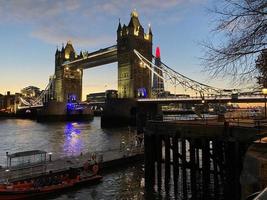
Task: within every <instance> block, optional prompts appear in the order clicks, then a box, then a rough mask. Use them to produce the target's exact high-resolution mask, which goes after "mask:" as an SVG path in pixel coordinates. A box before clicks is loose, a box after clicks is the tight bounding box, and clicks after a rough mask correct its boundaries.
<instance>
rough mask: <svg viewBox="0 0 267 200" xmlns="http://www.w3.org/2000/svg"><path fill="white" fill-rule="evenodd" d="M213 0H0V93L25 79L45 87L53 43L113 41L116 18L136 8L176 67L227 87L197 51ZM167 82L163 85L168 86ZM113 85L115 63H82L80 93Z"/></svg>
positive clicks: (89, 45)
mask: <svg viewBox="0 0 267 200" xmlns="http://www.w3.org/2000/svg"><path fill="white" fill-rule="evenodd" d="M215 2H216V1H215V0H214V1H212V0H164V1H162V0H142V1H141V0H138V1H137V0H57V1H55V0H0V45H1V47H0V48H1V52H0V70H1V73H0V93H2V94H5V93H6V91H11V93H15V92H20V90H21V89H22V88H23V87H27V86H29V85H33V86H37V87H40V88H41V89H44V88H45V86H46V85H47V84H48V79H49V76H50V75H53V73H54V54H55V51H56V48H57V47H59V48H61V46H62V43H64V44H66V42H67V41H68V40H71V41H72V44H73V46H74V48H75V50H76V51H77V52H80V50H86V51H89V52H91V51H95V50H98V49H101V48H105V47H108V46H111V45H114V44H116V30H117V26H118V23H119V19H120V21H121V23H122V24H124V23H125V24H126V25H127V24H128V23H129V20H130V13H131V11H132V10H134V9H136V11H137V12H138V14H139V20H140V22H141V24H142V25H143V27H144V29H145V31H147V30H148V24H151V27H152V32H153V49H154V50H155V49H156V47H157V46H160V49H161V59H162V61H163V62H164V63H165V64H167V65H168V66H170V67H171V68H173V69H175V70H176V71H178V72H180V73H182V74H184V75H186V76H188V77H190V78H192V79H194V80H197V81H199V82H203V83H205V84H209V85H212V86H216V87H221V88H227V87H229V82H228V81H223V80H220V79H218V80H211V78H210V77H209V75H208V74H207V73H205V72H203V66H201V65H200V63H201V60H200V59H199V57H201V56H203V48H202V47H201V46H200V45H199V43H200V42H201V41H204V40H207V39H210V38H211V37H213V34H214V33H212V32H211V30H212V29H213V28H214V27H215V25H216V23H215V22H214V21H215V20H214V19H215V16H214V15H213V14H212V13H210V12H208V9H209V8H211V7H212V6H213V4H214V3H215ZM154 50H153V51H154ZM167 87H168V86H167ZM106 89H117V63H113V64H109V65H104V66H100V67H97V68H92V69H87V70H85V71H84V77H83V97H85V95H86V94H88V93H91V92H100V91H104V90H106Z"/></svg>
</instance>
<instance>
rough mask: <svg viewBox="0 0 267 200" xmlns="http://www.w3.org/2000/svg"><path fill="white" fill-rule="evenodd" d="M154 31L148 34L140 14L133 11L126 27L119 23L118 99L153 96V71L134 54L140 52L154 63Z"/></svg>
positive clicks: (149, 31) (149, 30)
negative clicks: (140, 20) (140, 19)
mask: <svg viewBox="0 0 267 200" xmlns="http://www.w3.org/2000/svg"><path fill="white" fill-rule="evenodd" d="M152 37H153V35H152V31H151V27H150V26H149V29H148V33H145V32H144V28H143V26H142V25H141V23H140V22H139V19H138V13H137V12H136V11H133V12H132V13H131V19H130V22H129V24H128V26H126V25H125V24H124V25H123V26H122V25H121V23H120V22H119V25H118V29H117V48H118V97H119V98H137V97H150V96H151V71H150V70H149V69H148V68H147V67H145V66H144V64H142V63H140V60H139V59H138V57H137V56H136V55H135V53H134V49H135V50H137V51H139V52H140V53H141V54H142V55H143V56H145V57H146V58H147V59H148V60H149V61H152Z"/></svg>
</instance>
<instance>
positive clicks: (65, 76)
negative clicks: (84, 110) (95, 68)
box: [53, 41, 83, 103]
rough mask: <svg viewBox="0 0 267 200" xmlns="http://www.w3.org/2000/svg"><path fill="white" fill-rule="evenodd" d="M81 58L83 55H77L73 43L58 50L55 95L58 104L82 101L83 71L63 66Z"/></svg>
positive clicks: (56, 55) (69, 42)
mask: <svg viewBox="0 0 267 200" xmlns="http://www.w3.org/2000/svg"><path fill="white" fill-rule="evenodd" d="M79 58H82V54H80V55H77V54H76V52H75V50H74V48H73V46H72V43H71V41H68V42H67V44H66V46H65V47H64V45H62V49H61V50H58V49H57V50H56V54H55V86H54V91H53V95H54V99H55V100H56V101H57V102H63V103H66V102H69V101H77V102H80V101H81V100H82V77H83V70H82V69H79V68H77V67H76V68H69V67H68V66H65V67H64V66H62V64H63V63H64V62H67V61H73V60H75V59H79Z"/></svg>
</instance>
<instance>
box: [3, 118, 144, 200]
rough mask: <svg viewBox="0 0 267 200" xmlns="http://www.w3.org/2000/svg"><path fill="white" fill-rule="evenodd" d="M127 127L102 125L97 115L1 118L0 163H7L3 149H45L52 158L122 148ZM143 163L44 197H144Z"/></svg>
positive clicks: (56, 199)
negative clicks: (72, 120)
mask: <svg viewBox="0 0 267 200" xmlns="http://www.w3.org/2000/svg"><path fill="white" fill-rule="evenodd" d="M129 129H130V128H127V127H125V128H113V129H102V128H101V127H100V118H98V117H95V118H94V120H93V121H91V122H82V123H80V122H79V123H78V122H77V123H70V122H58V123H37V122H36V121H31V120H21V119H8V120H0V165H2V166H5V165H6V159H5V158H6V157H5V154H6V153H5V152H7V151H8V152H9V153H14V152H18V151H27V150H34V149H38V150H44V151H47V152H52V153H53V155H52V156H53V158H54V159H55V158H59V157H66V156H73V155H79V154H80V153H81V152H83V153H85V152H93V151H106V150H109V149H119V148H121V142H122V141H126V143H127V142H128V141H129V140H131V135H132V134H131V133H130V131H131V130H129ZM143 177H144V171H143V166H142V165H141V164H136V165H134V166H128V167H122V168H120V169H112V170H111V171H108V172H106V173H105V174H104V178H103V181H102V182H101V183H100V184H97V185H93V186H87V187H82V188H80V189H77V190H70V191H68V192H66V193H64V194H60V195H57V196H51V197H48V198H44V199H54V200H65V199H77V200H85V199H86V200H87V199H89V200H90V199H136V200H137V199H138V200H139V199H143V188H142V187H141V186H140V185H141V180H142V178H143Z"/></svg>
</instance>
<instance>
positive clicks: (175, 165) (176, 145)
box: [172, 136, 179, 199]
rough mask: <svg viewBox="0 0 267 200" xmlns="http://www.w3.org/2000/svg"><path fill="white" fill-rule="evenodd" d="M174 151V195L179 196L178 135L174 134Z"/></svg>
mask: <svg viewBox="0 0 267 200" xmlns="http://www.w3.org/2000/svg"><path fill="white" fill-rule="evenodd" d="M172 145H173V148H172V152H173V181H174V195H175V198H176V199H177V198H178V180H179V158H178V153H179V152H178V137H177V136H174V137H173V139H172Z"/></svg>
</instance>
